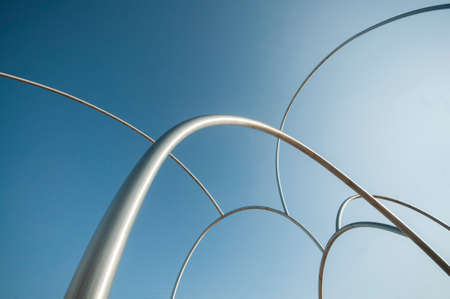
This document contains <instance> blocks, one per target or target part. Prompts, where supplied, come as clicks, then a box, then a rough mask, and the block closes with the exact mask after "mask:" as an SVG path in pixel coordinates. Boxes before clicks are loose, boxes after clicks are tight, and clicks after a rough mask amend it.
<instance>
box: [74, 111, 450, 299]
mask: <svg viewBox="0 0 450 299" xmlns="http://www.w3.org/2000/svg"><path fill="white" fill-rule="evenodd" d="M217 125H235V126H245V127H250V128H254V129H257V130H260V131H263V132H266V133H268V134H271V135H273V136H275V137H278V138H280V139H282V140H283V141H285V142H287V143H288V144H290V145H292V146H293V147H295V148H297V149H298V150H300V151H302V152H303V153H305V154H306V155H308V156H309V157H310V158H312V159H313V160H314V161H316V162H317V163H319V164H320V165H322V166H323V167H324V168H326V169H327V170H328V171H330V172H331V173H332V174H333V175H334V176H336V177H337V178H338V179H339V180H341V181H342V182H344V183H345V184H346V185H347V186H349V187H350V188H351V189H353V191H355V192H356V193H358V194H359V195H361V196H362V197H363V198H364V199H366V200H367V202H369V203H370V204H371V205H372V206H373V207H375V208H376V209H377V210H378V211H379V212H380V213H381V214H383V215H384V216H385V217H386V218H388V220H389V221H391V222H392V223H393V224H394V225H395V226H396V227H397V228H399V229H400V230H401V231H402V232H403V233H404V234H405V235H406V236H407V237H409V238H410V239H411V240H412V241H413V242H414V243H416V244H417V246H419V248H421V249H422V250H423V252H425V253H426V254H427V255H428V256H429V257H430V258H431V259H432V260H433V261H434V262H435V263H436V264H437V265H439V266H440V267H441V268H442V270H444V271H445V272H446V273H447V274H450V267H449V266H448V264H447V263H446V262H445V261H444V260H443V259H442V258H441V257H440V256H439V255H438V254H437V253H436V252H435V251H434V250H433V249H432V248H431V247H430V246H429V245H428V244H426V243H425V242H424V241H423V240H422V239H421V238H420V237H419V236H418V235H416V234H415V233H414V232H413V231H412V230H411V229H410V228H409V227H408V226H407V225H406V224H405V223H403V222H402V221H401V220H400V219H399V218H398V217H397V216H395V215H394V214H393V213H392V212H391V211H389V210H388V209H387V208H386V207H385V206H384V205H382V204H381V203H380V202H379V201H378V200H376V199H375V198H374V197H373V196H372V195H371V194H370V193H368V192H367V191H366V190H364V189H363V188H362V187H360V186H359V185H358V184H356V183H355V182H354V181H353V180H351V179H350V178H349V177H348V176H347V175H345V174H344V173H342V172H341V171H340V170H338V169H337V168H336V167H335V166H334V165H332V164H331V163H330V162H328V161H327V160H325V159H324V158H323V157H321V156H320V155H319V154H317V153H316V152H314V151H313V150H311V149H310V148H308V147H307V146H305V145H304V144H303V143H301V142H300V141H298V140H296V139H294V138H293V137H291V136H289V135H287V134H285V133H284V132H282V131H280V130H277V129H275V128H272V127H270V126H268V125H266V124H264V123H262V122H259V121H256V120H252V119H248V118H243V117H237V116H231V115H209V116H200V117H196V118H193V119H190V120H187V121H185V122H182V123H180V124H179V125H177V126H175V127H174V128H172V129H171V130H169V131H168V132H166V133H165V134H164V135H163V136H162V137H161V138H160V139H158V140H157V141H156V142H155V143H154V144H153V146H151V147H150V149H149V150H148V151H147V152H146V153H145V154H144V156H143V157H142V158H141V159H140V161H139V162H138V164H137V165H136V166H135V168H134V169H133V170H132V172H131V173H130V175H129V176H128V178H127V179H126V181H125V182H124V184H123V185H122V187H121V188H120V190H119V192H118V193H117V195H116V197H115V199H114V200H113V201H112V203H111V205H110V207H109V208H108V210H107V211H106V213H105V215H104V217H103V219H102V221H101V223H100V225H99V226H98V228H97V230H96V232H95V234H94V236H93V237H92V239H91V241H90V243H89V246H88V248H87V249H86V251H85V254H84V255H83V258H82V260H81V262H80V264H79V267H78V269H77V271H76V273H75V275H74V277H73V279H72V282H71V284H70V287H69V289H68V291H67V293H66V298H106V297H107V296H108V294H109V291H110V288H111V284H112V281H113V279H114V276H115V273H116V270H117V266H118V264H119V261H120V258H121V256H122V252H123V250H124V248H125V244H126V241H127V239H128V235H129V233H130V231H131V228H132V226H133V223H134V221H135V219H136V216H137V214H138V211H139V208H140V206H141V205H142V202H143V200H144V197H145V195H146V193H147V191H148V189H149V188H150V185H151V184H152V181H153V179H154V177H155V176H156V174H157V172H158V170H159V168H160V167H161V165H162V163H163V162H164V161H165V159H166V158H167V157H168V155H169V153H170V152H171V151H172V150H173V149H174V148H175V147H176V145H177V144H178V143H180V142H181V141H182V140H183V139H184V138H186V137H187V136H189V135H190V134H192V133H194V132H196V131H198V130H200V129H202V128H206V127H210V126H217Z"/></svg>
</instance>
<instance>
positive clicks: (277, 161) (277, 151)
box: [275, 4, 450, 214]
mask: <svg viewBox="0 0 450 299" xmlns="http://www.w3.org/2000/svg"><path fill="white" fill-rule="evenodd" d="M443 9H450V4H441V5H433V6H428V7H424V8H420V9H416V10H411V11H408V12H405V13H402V14H399V15H397V16H394V17H392V18H389V19H386V20H384V21H381V22H379V23H377V24H375V25H373V26H370V27H368V28H366V29H364V30H363V31H360V32H358V33H357V34H355V35H353V36H351V37H350V38H348V39H346V40H345V41H344V42H342V43H341V44H339V45H338V46H337V47H336V48H335V49H334V50H333V51H331V52H330V53H329V54H328V55H327V56H325V58H323V59H322V60H321V61H320V62H319V63H318V64H317V65H316V66H315V67H314V69H313V70H312V71H311V73H309V74H308V76H306V78H305V79H304V80H303V82H302V83H301V84H300V87H299V88H298V89H297V91H296V92H295V94H294V96H293V97H292V99H291V101H290V102H289V105H288V106H287V108H286V110H285V111H284V115H283V118H282V119H281V124H280V131H283V129H284V124H285V122H286V118H287V116H288V114H289V111H290V110H291V108H292V106H293V105H294V102H295V100H296V98H297V96H298V94H299V93H300V91H301V90H302V89H303V87H304V86H305V84H306V83H307V82H308V81H309V79H310V78H311V77H312V75H314V73H315V72H316V71H317V70H318V69H319V68H320V67H321V66H322V65H323V64H324V63H325V62H326V61H327V60H328V59H329V58H330V57H331V56H333V55H334V54H335V53H336V52H337V51H339V50H340V49H341V48H343V47H344V46H345V45H347V44H348V43H350V42H351V41H353V40H355V39H356V38H358V37H360V36H362V35H364V34H366V33H368V32H370V31H372V30H374V29H376V28H379V27H381V26H383V25H386V24H389V23H392V22H395V21H398V20H400V19H403V18H407V17H410V16H413V15H418V14H421V13H425V12H430V11H436V10H443ZM275 174H276V180H277V187H278V193H279V195H280V199H281V203H282V205H283V209H284V211H285V212H286V214H289V212H288V208H287V204H286V200H285V198H284V193H283V187H282V184H281V178H280V139H278V140H277V143H276V149H275Z"/></svg>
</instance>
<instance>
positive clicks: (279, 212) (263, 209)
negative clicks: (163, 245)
mask: <svg viewBox="0 0 450 299" xmlns="http://www.w3.org/2000/svg"><path fill="white" fill-rule="evenodd" d="M248 210H262V211H267V212H271V213H274V214H278V215H280V216H282V217H284V218H286V219H287V220H289V221H290V222H292V223H294V224H295V225H297V226H298V227H299V228H300V229H301V230H302V231H303V232H304V233H306V235H307V236H308V237H309V238H310V239H311V240H312V241H313V242H314V244H315V245H316V246H317V248H318V249H319V250H320V252H323V251H324V249H323V246H322V244H320V242H319V241H318V240H317V239H316V238H315V237H314V236H313V235H312V234H311V233H310V232H309V231H308V230H307V229H306V228H305V227H304V226H303V225H302V224H301V223H300V222H298V221H297V220H295V219H294V218H292V217H291V216H289V215H286V213H284V212H283V211H280V210H277V209H273V208H270V207H266V206H246V207H241V208H238V209H235V210H232V211H230V212H228V213H226V214H225V215H223V216H221V217H219V218H217V219H216V220H214V221H213V222H212V223H211V224H210V225H208V226H207V227H206V228H205V230H204V231H203V232H202V233H201V234H200V236H199V237H198V238H197V240H196V241H195V243H194V245H193V246H192V248H191V250H189V253H188V255H187V256H186V258H185V260H184V262H183V265H182V266H181V268H180V271H179V272H178V276H177V279H176V281H175V284H174V286H173V289H172V295H171V297H170V298H171V299H175V296H176V295H177V291H178V286H179V284H180V281H181V278H182V276H183V273H184V270H185V269H186V267H187V265H188V264H189V261H190V260H191V257H192V255H193V254H194V252H195V250H196V249H197V246H198V245H199V244H200V241H201V240H202V239H203V238H204V237H205V236H206V234H207V233H208V231H209V230H211V229H212V228H213V227H214V226H215V225H216V224H218V223H219V222H221V221H222V220H224V219H225V218H228V217H229V216H231V215H234V214H237V213H240V212H244V211H248Z"/></svg>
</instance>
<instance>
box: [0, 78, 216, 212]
mask: <svg viewBox="0 0 450 299" xmlns="http://www.w3.org/2000/svg"><path fill="white" fill-rule="evenodd" d="M0 76H1V77H5V78H9V79H12V80H16V81H20V82H23V83H26V84H29V85H33V86H37V87H39V88H42V89H45V90H48V91H51V92H54V93H56V94H59V95H62V96H63V97H66V98H69V99H71V100H73V101H75V102H78V103H80V104H83V105H85V106H87V107H89V108H91V109H94V110H96V111H98V112H100V113H103V114H104V115H106V116H108V117H110V118H112V119H114V120H116V121H118V122H119V123H121V124H123V125H125V126H126V127H128V128H130V129H131V130H133V131H135V132H136V133H138V134H139V135H141V136H143V137H144V138H145V139H147V140H148V141H150V142H151V143H154V142H155V140H154V139H153V138H152V137H150V136H149V135H147V134H146V133H144V132H143V131H141V130H139V129H138V128H136V127H135V126H133V125H132V124H130V123H129V122H126V121H124V120H123V119H121V118H120V117H118V116H116V115H114V114H112V113H110V112H108V111H106V110H104V109H102V108H100V107H98V106H95V105H94V104H91V103H89V102H88V101H85V100H83V99H80V98H77V97H75V96H73V95H71V94H68V93H67V92H64V91H60V90H58V89H56V88H53V87H50V86H47V85H44V84H41V83H37V82H34V81H31V80H28V79H24V78H21V77H18V76H14V75H10V74H7V73H2V72H0ZM169 156H170V158H172V160H174V161H175V162H176V163H177V164H178V165H179V166H180V167H181V168H183V170H184V171H186V173H187V174H188V175H189V176H190V177H191V178H192V179H193V180H194V181H195V182H196V183H197V185H198V186H199V187H200V188H201V189H202V190H203V192H204V193H205V194H206V196H208V198H209V200H210V201H211V203H212V204H213V205H214V207H215V208H216V210H217V212H219V214H220V215H222V216H223V212H222V209H221V208H220V206H219V204H218V203H217V202H216V201H215V200H214V198H213V197H212V195H211V194H210V193H209V191H208V189H206V187H205V186H204V185H203V184H202V183H201V182H200V180H199V179H198V178H197V177H196V176H195V175H194V174H193V173H192V172H191V171H190V170H189V168H187V167H186V166H185V165H184V164H183V163H182V162H181V161H180V160H178V158H177V157H175V156H174V155H172V154H170V155H169Z"/></svg>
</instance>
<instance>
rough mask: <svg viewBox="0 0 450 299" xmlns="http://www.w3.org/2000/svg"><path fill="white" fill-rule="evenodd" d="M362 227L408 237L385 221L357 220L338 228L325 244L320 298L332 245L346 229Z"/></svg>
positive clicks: (321, 268) (320, 270) (321, 265)
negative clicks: (326, 262)
mask: <svg viewBox="0 0 450 299" xmlns="http://www.w3.org/2000/svg"><path fill="white" fill-rule="evenodd" d="M361 227H369V228H377V229H381V230H385V231H389V232H392V233H396V234H398V235H401V236H404V237H407V236H406V235H405V234H404V233H403V232H402V231H401V230H399V229H398V228H396V227H395V226H391V225H387V224H384V223H378V222H355V223H351V224H347V225H346V226H344V227H342V228H341V229H340V230H338V231H337V232H335V233H334V234H333V235H332V236H331V238H330V240H328V243H327V245H326V246H325V251H324V252H323V255H322V259H321V261H320V269H319V299H322V285H323V273H324V269H325V261H326V259H327V256H328V253H329V252H330V249H331V246H332V245H333V243H334V241H336V240H337V239H338V238H339V237H340V236H341V235H342V234H343V233H345V232H346V231H349V230H352V229H354V228H361Z"/></svg>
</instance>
